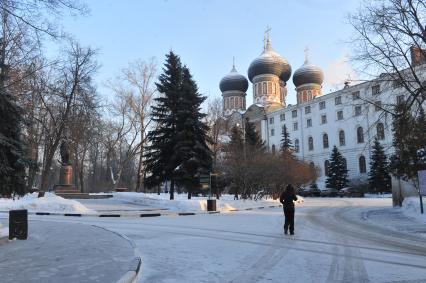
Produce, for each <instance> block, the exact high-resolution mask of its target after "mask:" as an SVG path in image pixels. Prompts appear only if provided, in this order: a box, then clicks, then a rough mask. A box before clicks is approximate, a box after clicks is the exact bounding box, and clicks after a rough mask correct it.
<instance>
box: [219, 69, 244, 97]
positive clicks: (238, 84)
mask: <svg viewBox="0 0 426 283" xmlns="http://www.w3.org/2000/svg"><path fill="white" fill-rule="evenodd" d="M219 88H220V91H221V92H225V91H228V90H238V91H242V92H246V91H247V89H248V81H247V79H246V77H244V76H243V75H241V74H239V73H238V72H237V70H236V69H235V66H233V67H232V70H231V72H230V73H229V74H227V75H226V76H224V77H223V78H222V79H221V80H220V83H219Z"/></svg>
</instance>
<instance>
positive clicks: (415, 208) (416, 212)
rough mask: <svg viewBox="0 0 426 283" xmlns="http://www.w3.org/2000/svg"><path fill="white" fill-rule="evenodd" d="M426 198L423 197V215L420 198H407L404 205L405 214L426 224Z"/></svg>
mask: <svg viewBox="0 0 426 283" xmlns="http://www.w3.org/2000/svg"><path fill="white" fill-rule="evenodd" d="M425 201H426V198H425V197H423V211H424V213H423V214H421V210H420V198H419V197H408V198H405V199H404V201H403V203H402V209H403V213H404V214H405V215H407V216H409V217H414V218H416V219H418V220H420V221H422V222H423V223H426V204H425Z"/></svg>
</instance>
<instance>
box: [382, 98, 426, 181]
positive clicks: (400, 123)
mask: <svg viewBox="0 0 426 283" xmlns="http://www.w3.org/2000/svg"><path fill="white" fill-rule="evenodd" d="M395 112H396V113H397V115H396V116H395V119H394V120H393V125H392V126H393V127H392V131H393V133H394V135H393V141H392V144H393V146H394V148H395V152H394V154H393V155H392V156H391V161H390V171H391V172H392V173H393V174H394V175H395V176H397V177H398V178H402V179H403V180H406V181H408V180H412V181H413V184H415V185H417V171H418V170H421V169H424V168H426V115H425V113H424V111H423V109H420V112H419V115H418V116H417V117H414V116H413V114H412V113H411V111H409V110H408V109H406V108H405V105H398V106H397V107H396V111H395Z"/></svg>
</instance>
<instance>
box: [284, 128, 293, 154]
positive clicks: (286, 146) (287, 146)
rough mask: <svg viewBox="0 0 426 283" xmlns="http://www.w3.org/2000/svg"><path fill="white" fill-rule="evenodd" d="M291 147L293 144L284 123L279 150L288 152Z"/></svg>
mask: <svg viewBox="0 0 426 283" xmlns="http://www.w3.org/2000/svg"><path fill="white" fill-rule="evenodd" d="M292 149H293V145H292V143H291V140H290V134H289V132H288V131H287V127H286V125H284V126H283V130H282V134H281V152H282V153H290V152H291V151H292Z"/></svg>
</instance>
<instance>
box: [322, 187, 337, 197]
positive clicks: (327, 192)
mask: <svg viewBox="0 0 426 283" xmlns="http://www.w3.org/2000/svg"><path fill="white" fill-rule="evenodd" d="M338 195H339V191H338V190H337V189H330V188H329V189H326V190H323V191H321V197H328V198H330V197H337V196H338Z"/></svg>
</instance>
